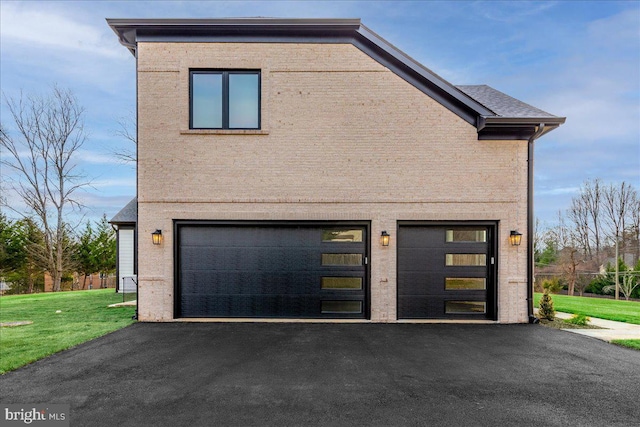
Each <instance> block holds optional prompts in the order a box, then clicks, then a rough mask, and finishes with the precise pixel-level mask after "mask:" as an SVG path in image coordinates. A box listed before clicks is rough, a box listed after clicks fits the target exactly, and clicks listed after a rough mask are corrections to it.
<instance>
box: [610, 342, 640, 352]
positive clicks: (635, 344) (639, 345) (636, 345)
mask: <svg viewBox="0 0 640 427" xmlns="http://www.w3.org/2000/svg"><path fill="white" fill-rule="evenodd" d="M611 342H612V343H614V344H618V345H621V346H623V347H629V348H633V349H635V350H640V340H613V341H611Z"/></svg>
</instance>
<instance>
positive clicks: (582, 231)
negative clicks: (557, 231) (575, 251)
mask: <svg viewBox="0 0 640 427" xmlns="http://www.w3.org/2000/svg"><path fill="white" fill-rule="evenodd" d="M567 215H568V216H569V219H570V220H571V222H573V226H574V227H573V229H572V230H571V231H570V233H571V235H572V237H573V239H572V240H575V241H576V243H577V245H578V247H580V248H581V249H582V252H583V254H584V255H585V256H586V257H588V258H591V256H592V252H591V239H590V233H591V230H590V228H589V211H588V209H587V207H586V205H585V203H584V199H583V198H582V197H579V198H574V199H572V200H571V207H570V208H569V210H568V211H567Z"/></svg>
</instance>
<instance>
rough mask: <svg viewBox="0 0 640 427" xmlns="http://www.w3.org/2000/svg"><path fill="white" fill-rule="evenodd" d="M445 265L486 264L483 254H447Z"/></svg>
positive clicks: (467, 265)
mask: <svg viewBox="0 0 640 427" xmlns="http://www.w3.org/2000/svg"><path fill="white" fill-rule="evenodd" d="M445 262H446V265H447V266H448V267H449V266H452V267H469V266H485V265H487V255H485V254H447V256H446V261H445Z"/></svg>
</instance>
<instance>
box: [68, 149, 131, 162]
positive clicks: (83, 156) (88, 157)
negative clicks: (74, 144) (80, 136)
mask: <svg viewBox="0 0 640 427" xmlns="http://www.w3.org/2000/svg"><path fill="white" fill-rule="evenodd" d="M76 162H78V163H90V164H98V165H119V164H121V163H122V162H121V161H119V160H118V159H117V158H116V157H115V156H113V155H111V154H104V153H99V152H96V151H90V150H78V152H77V153H76Z"/></svg>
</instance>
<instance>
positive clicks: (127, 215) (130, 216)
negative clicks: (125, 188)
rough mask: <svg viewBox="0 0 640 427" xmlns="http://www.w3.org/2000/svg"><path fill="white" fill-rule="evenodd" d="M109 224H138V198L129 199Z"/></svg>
mask: <svg viewBox="0 0 640 427" xmlns="http://www.w3.org/2000/svg"><path fill="white" fill-rule="evenodd" d="M109 222H110V223H111V224H135V223H136V222H138V198H137V197H134V198H133V199H131V201H130V202H129V203H127V205H126V206H125V207H124V208H122V209H121V210H120V212H118V213H117V214H116V215H115V216H114V217H113V218H111V221H109Z"/></svg>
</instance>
